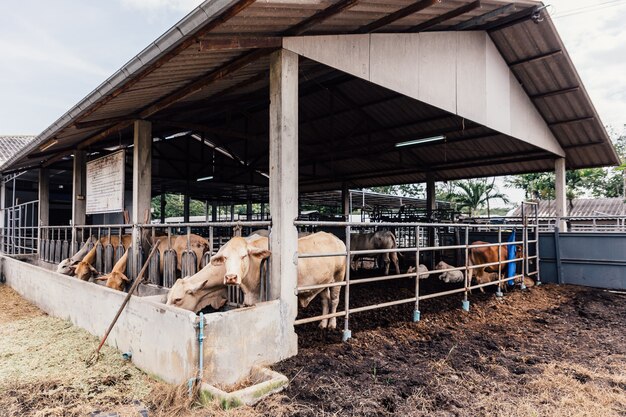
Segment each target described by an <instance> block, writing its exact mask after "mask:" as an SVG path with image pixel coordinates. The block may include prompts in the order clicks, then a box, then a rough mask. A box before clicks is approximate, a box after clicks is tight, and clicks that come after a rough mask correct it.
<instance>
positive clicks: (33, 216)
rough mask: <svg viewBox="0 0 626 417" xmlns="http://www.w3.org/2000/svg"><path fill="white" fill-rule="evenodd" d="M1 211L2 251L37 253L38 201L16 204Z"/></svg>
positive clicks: (0, 242)
mask: <svg viewBox="0 0 626 417" xmlns="http://www.w3.org/2000/svg"><path fill="white" fill-rule="evenodd" d="M1 211H2V214H1V215H2V219H3V221H4V227H3V228H2V230H1V233H2V235H1V236H0V248H1V250H2V252H3V253H7V254H11V255H23V254H33V253H37V250H38V247H37V241H38V235H39V229H38V228H37V222H38V218H39V202H38V201H36V200H35V201H29V202H27V203H22V204H16V205H15V206H12V207H7V208H4V209H2V210H1Z"/></svg>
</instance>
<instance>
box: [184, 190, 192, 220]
mask: <svg viewBox="0 0 626 417" xmlns="http://www.w3.org/2000/svg"><path fill="white" fill-rule="evenodd" d="M190 206H191V198H190V197H189V194H185V198H184V200H183V221H184V222H185V223H188V222H189V213H190Z"/></svg>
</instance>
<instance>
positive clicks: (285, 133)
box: [269, 49, 298, 356]
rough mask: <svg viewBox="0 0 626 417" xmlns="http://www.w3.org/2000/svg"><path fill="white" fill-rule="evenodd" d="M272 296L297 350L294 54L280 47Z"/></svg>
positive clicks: (273, 138)
mask: <svg viewBox="0 0 626 417" xmlns="http://www.w3.org/2000/svg"><path fill="white" fill-rule="evenodd" d="M269 136H270V164H269V165H270V184H269V185H270V187H269V188H270V190H269V191H270V201H269V203H270V207H271V209H272V234H271V236H270V249H271V250H272V258H271V262H270V265H271V273H270V277H271V286H270V297H271V298H272V299H280V300H281V312H282V325H283V334H284V335H285V340H284V346H285V351H284V352H285V353H286V354H287V355H289V356H290V355H292V354H296V353H297V337H296V335H295V332H294V327H293V322H294V320H295V318H296V315H297V313H298V304H297V301H298V300H297V297H296V295H295V290H296V287H297V285H298V280H297V274H298V270H297V252H298V232H297V229H296V227H295V226H294V224H293V222H294V220H295V219H296V217H297V216H298V55H296V54H294V53H293V52H289V51H286V50H284V49H282V50H279V51H276V52H274V53H272V55H271V58H270V135H269Z"/></svg>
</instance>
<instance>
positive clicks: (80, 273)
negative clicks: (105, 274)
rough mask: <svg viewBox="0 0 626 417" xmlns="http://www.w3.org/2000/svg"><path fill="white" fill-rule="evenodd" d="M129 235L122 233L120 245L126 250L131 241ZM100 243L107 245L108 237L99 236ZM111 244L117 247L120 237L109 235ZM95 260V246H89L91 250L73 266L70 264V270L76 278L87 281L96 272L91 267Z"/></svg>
mask: <svg viewBox="0 0 626 417" xmlns="http://www.w3.org/2000/svg"><path fill="white" fill-rule="evenodd" d="M132 240H133V239H132V236H131V235H122V246H124V249H125V250H126V252H128V248H129V247H130V244H131V242H132ZM100 243H101V244H102V245H107V244H108V243H109V237H108V236H104V237H102V238H100ZM110 243H111V245H112V246H113V247H117V246H118V245H119V244H120V237H119V236H116V235H112V236H111V242H110ZM95 261H96V246H94V247H93V248H91V250H90V251H89V252H88V253H87V255H85V257H84V258H83V260H82V261H80V262H78V263H77V264H76V265H75V266H71V267H70V270H71V272H72V273H73V274H74V275H75V276H76V277H77V278H78V279H81V280H83V281H89V279H90V278H91V277H92V276H93V275H96V274H98V270H96V268H94V267H93V263H94V262H95Z"/></svg>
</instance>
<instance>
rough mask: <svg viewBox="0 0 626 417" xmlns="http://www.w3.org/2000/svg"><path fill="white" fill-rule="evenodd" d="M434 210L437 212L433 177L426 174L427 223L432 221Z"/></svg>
mask: <svg viewBox="0 0 626 417" xmlns="http://www.w3.org/2000/svg"><path fill="white" fill-rule="evenodd" d="M435 210H437V198H436V192H435V177H434V176H433V175H432V174H428V175H427V177H426V215H427V216H428V220H429V221H431V220H432V216H433V213H434V212H435Z"/></svg>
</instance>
